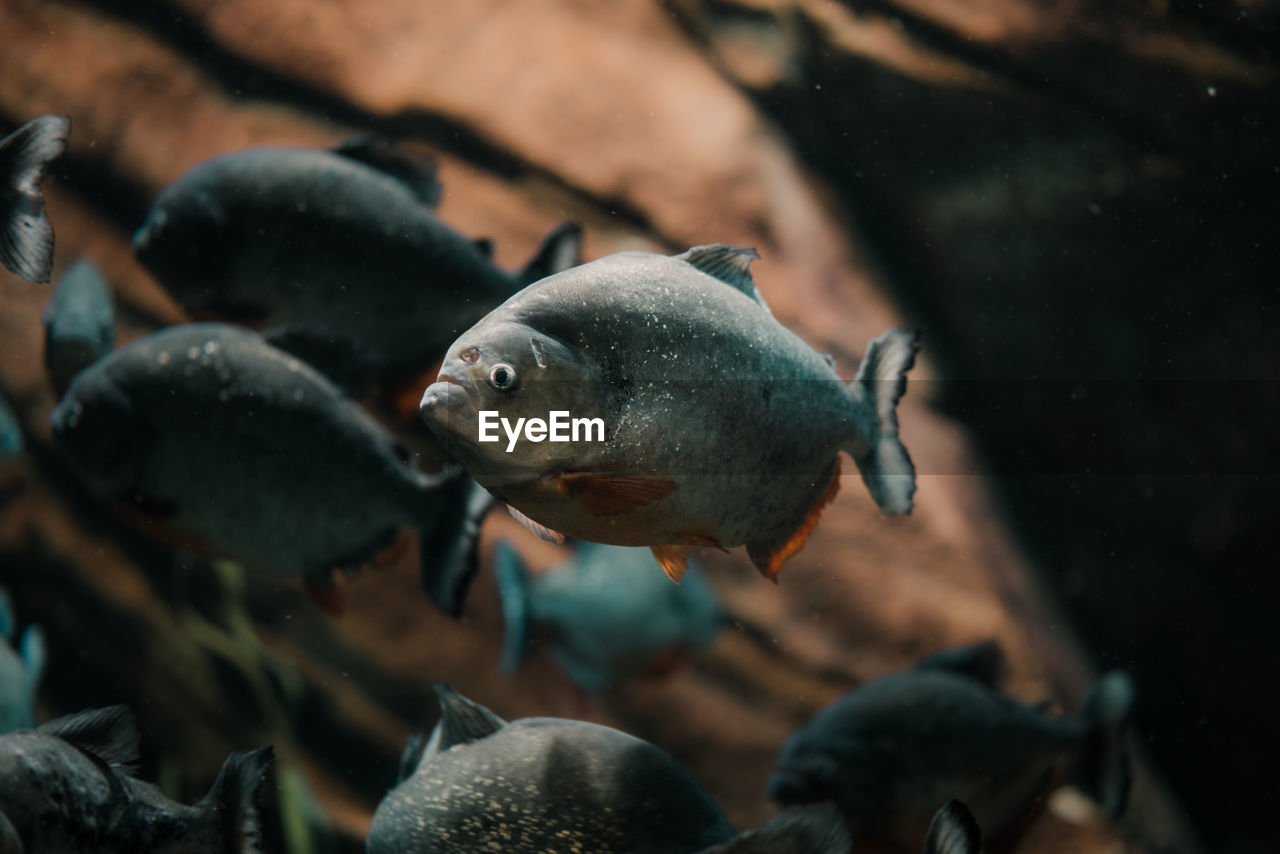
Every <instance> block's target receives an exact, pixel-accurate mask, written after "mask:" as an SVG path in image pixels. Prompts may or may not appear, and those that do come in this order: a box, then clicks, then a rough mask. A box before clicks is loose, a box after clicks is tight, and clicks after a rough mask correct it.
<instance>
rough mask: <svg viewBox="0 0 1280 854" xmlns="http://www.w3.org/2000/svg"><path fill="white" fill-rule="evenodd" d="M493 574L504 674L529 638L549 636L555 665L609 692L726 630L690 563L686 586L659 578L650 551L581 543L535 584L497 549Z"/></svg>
mask: <svg viewBox="0 0 1280 854" xmlns="http://www.w3.org/2000/svg"><path fill="white" fill-rule="evenodd" d="M493 571H494V574H495V575H496V576H497V579H498V592H499V594H500V595H501V597H502V613H503V615H504V617H505V618H506V621H507V637H506V644H505V645H504V647H503V654H502V672H503V673H505V674H508V675H510V674H512V673H514V672H515V671H516V669H517V668H518V667H519V665H520V661H521V659H522V658H523V657H524V654H525V651H526V648H527V646H528V641H529V635H530V633H531V630H533V629H534V628H535V627H541V628H543V629H545V630H547V632H548V633H549V634H550V635H551V638H552V644H553V648H554V650H555V656H556V659H557V660H558V661H559V662H560V664H561V666H563V667H564V669H565V671H566V672H567V673H568V674H569V677H570V678H571V679H572V680H573V681H574V683H576V684H577V685H578V686H579V687H581V688H582V689H583V690H584V691H587V692H588V693H592V694H599V693H601V692H603V691H604V690H605V689H606V688H608V687H609V686H610V685H613V684H615V683H617V682H619V681H621V680H622V679H625V678H626V677H628V676H630V675H633V674H636V673H639V672H641V671H643V670H645V669H646V668H647V667H649V666H650V665H652V664H653V663H654V662H655V661H659V660H661V659H662V658H663V657H664V656H665V655H668V654H670V653H674V652H679V651H681V650H697V649H702V648H704V647H706V646H708V645H710V643H711V641H712V640H713V639H714V638H715V635H716V633H717V632H718V631H719V630H720V626H721V616H720V609H719V607H718V605H717V603H716V597H715V592H714V591H713V590H712V589H711V585H710V584H708V583H707V580H706V577H705V576H704V575H703V574H702V571H701V569H700V568H699V567H697V566H696V565H695V564H693V563H692V562H691V563H690V567H689V571H688V572H687V573H685V576H684V580H683V581H682V582H681V583H680V584H672V583H671V581H670V580H669V579H667V577H666V576H664V575H660V574H658V573H655V572H653V556H652V555H651V553H650V552H649V550H648V549H643V548H625V547H622V546H606V545H601V544H599V543H588V542H583V543H579V544H577V545H576V546H575V547H574V552H573V557H572V559H571V560H570V561H569V563H568V564H566V565H565V566H563V567H561V568H559V569H555V570H552V571H550V572H544V573H540V574H538V575H536V576H532V577H530V575H529V572H528V570H527V569H526V568H525V565H524V562H523V561H522V560H521V559H520V555H519V553H518V552H516V550H515V549H514V548H512V547H511V546H509V545H507V544H506V543H505V542H499V543H498V545H497V549H496V554H495V557H494V568H493Z"/></svg>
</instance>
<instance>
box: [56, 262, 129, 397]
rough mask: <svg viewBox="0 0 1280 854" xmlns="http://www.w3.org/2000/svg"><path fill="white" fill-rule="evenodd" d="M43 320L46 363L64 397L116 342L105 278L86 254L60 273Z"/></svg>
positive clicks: (109, 293) (57, 389)
mask: <svg viewBox="0 0 1280 854" xmlns="http://www.w3.org/2000/svg"><path fill="white" fill-rule="evenodd" d="M41 317H42V318H43V320H44V366H45V369H46V370H47V371H48V372H49V380H50V381H51V382H52V383H53V389H54V392H55V393H56V394H57V395H58V396H59V397H61V396H62V395H63V393H64V392H66V390H67V386H69V385H71V380H72V379H73V378H74V377H75V375H76V374H78V373H80V371H82V370H84V369H85V368H87V367H89V366H90V365H92V364H93V363H94V362H96V361H98V360H99V359H101V358H102V357H103V356H105V355H107V354H108V353H110V352H111V351H112V350H113V349H115V346H116V328H115V313H114V310H113V309H112V307H111V292H110V291H109V290H108V288H107V283H106V280H105V279H103V278H102V274H101V273H99V272H98V269H97V268H96V267H94V266H93V262H92V261H90V260H89V259H87V258H81V259H80V260H78V261H76V262H75V263H74V264H72V265H71V266H70V267H68V268H67V269H66V270H65V271H63V273H62V275H61V276H59V277H58V281H57V284H55V285H54V288H53V296H52V297H50V298H49V304H48V305H46V306H45V309H44V313H43V315H41Z"/></svg>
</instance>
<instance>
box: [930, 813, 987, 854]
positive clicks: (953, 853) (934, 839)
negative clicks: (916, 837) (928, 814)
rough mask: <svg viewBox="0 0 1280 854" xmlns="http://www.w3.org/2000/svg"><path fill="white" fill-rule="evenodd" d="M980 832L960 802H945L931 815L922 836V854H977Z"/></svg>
mask: <svg viewBox="0 0 1280 854" xmlns="http://www.w3.org/2000/svg"><path fill="white" fill-rule="evenodd" d="M981 848H982V831H981V830H979V828H978V823H977V821H975V820H974V818H973V813H971V812H969V808H968V807H966V806H965V805H964V804H962V803H961V802H960V801H956V800H950V801H947V802H946V803H945V804H944V805H943V806H942V808H941V809H939V810H938V811H937V812H936V813H934V814H933V818H932V819H931V820H930V822H929V830H928V832H926V833H925V836H924V849H923V854H978V852H979V851H980V850H981Z"/></svg>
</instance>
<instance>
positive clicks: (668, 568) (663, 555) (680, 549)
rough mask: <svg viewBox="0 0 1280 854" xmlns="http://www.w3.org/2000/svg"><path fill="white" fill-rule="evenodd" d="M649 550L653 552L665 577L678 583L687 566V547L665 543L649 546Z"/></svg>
mask: <svg viewBox="0 0 1280 854" xmlns="http://www.w3.org/2000/svg"><path fill="white" fill-rule="evenodd" d="M649 550H650V551H652V552H653V557H654V559H655V560H657V561H658V565H659V566H661V567H662V571H663V572H665V573H666V574H667V578H670V579H671V580H672V581H674V582H675V583H676V584H679V583H680V579H681V578H683V577H684V573H685V570H687V569H688V568H689V547H688V546H677V545H673V544H671V543H666V544H664V545H661V546H649Z"/></svg>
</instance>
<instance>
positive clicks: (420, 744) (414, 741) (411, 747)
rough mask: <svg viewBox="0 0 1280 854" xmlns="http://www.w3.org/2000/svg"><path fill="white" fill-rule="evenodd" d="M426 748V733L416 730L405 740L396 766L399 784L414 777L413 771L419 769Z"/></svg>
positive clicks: (397, 782) (397, 783)
mask: <svg viewBox="0 0 1280 854" xmlns="http://www.w3.org/2000/svg"><path fill="white" fill-rule="evenodd" d="M426 749H427V737H426V734H425V733H422V732H415V733H413V734H412V735H410V736H409V737H408V738H407V739H406V740H405V743H404V750H402V751H400V763H399V765H397V766H396V785H397V786H398V785H400V784H401V783H403V782H404V781H405V780H408V779H409V778H410V777H412V776H413V772H414V771H417V770H418V763H419V762H421V761H422V754H423V753H424V752H425V751H426Z"/></svg>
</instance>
